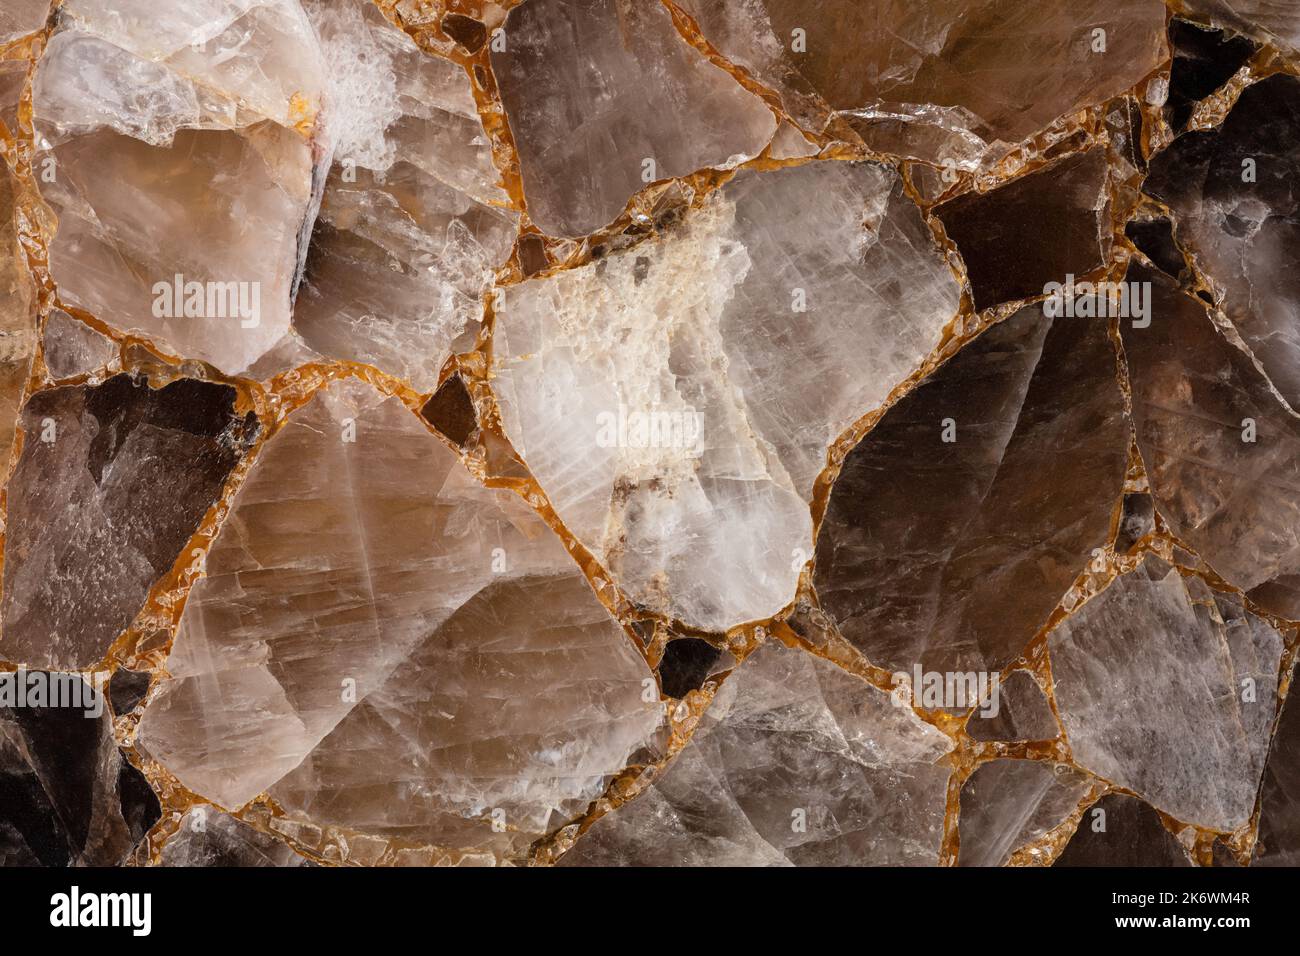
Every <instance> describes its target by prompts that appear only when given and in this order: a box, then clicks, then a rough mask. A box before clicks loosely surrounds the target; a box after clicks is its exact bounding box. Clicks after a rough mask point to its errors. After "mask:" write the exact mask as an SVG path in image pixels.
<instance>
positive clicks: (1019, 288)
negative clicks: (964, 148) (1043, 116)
mask: <svg viewBox="0 0 1300 956" xmlns="http://www.w3.org/2000/svg"><path fill="white" fill-rule="evenodd" d="M1105 182H1106V156H1105V153H1104V152H1103V151H1102V150H1099V149H1096V150H1092V151H1090V152H1087V153H1082V154H1080V155H1076V156H1070V157H1068V158H1066V159H1063V160H1061V161H1060V162H1059V163H1056V164H1054V165H1051V166H1048V167H1046V168H1045V169H1040V170H1037V171H1035V172H1032V173H1030V174H1028V175H1026V176H1022V177H1020V178H1019V179H1015V180H1012V181H1011V182H1009V183H1007V184H1006V185H1003V186H999V187H998V188H997V189H994V190H993V191H991V192H988V193H983V194H980V193H968V194H967V195H965V196H959V197H958V198H956V199H953V200H950V201H949V202H946V203H943V204H942V205H940V206H937V207H935V215H937V216H938V217H939V218H940V219H941V220H942V221H943V225H944V229H945V230H947V232H948V238H950V239H952V240H953V242H955V243H956V244H957V250H958V251H959V252H960V253H961V256H962V259H963V260H964V261H965V263H966V272H967V274H968V275H969V276H970V284H971V292H972V293H973V294H974V296H975V308H976V309H986V308H988V307H989V306H992V305H997V304H998V303H999V302H1006V301H1009V300H1011V299H1023V298H1028V297H1030V296H1037V295H1043V294H1044V292H1045V286H1046V285H1047V283H1049V282H1065V281H1066V276H1067V274H1073V275H1075V276H1083V275H1085V274H1087V273H1088V272H1091V271H1092V270H1093V269H1096V268H1098V267H1100V266H1101V264H1102V262H1103V261H1104V260H1103V252H1102V248H1101V235H1102V210H1103V209H1104V208H1105V205H1106V193H1105V189H1104V187H1105Z"/></svg>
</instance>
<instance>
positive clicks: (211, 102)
mask: <svg viewBox="0 0 1300 956" xmlns="http://www.w3.org/2000/svg"><path fill="white" fill-rule="evenodd" d="M0 156H2V157H3V163H0V246H3V255H2V256H0V457H2V458H3V460H4V464H3V466H2V468H0V474H3V476H4V491H3V496H2V497H0V506H2V508H3V578H2V586H3V595H2V598H0V863H3V864H5V865H8V866H25V865H43V866H68V865H99V866H104V865H108V866H111V865H130V866H210V865H226V866H229V865H237V866H286V867H292V866H320V865H325V866H330V865H363V866H369V865H379V866H394V865H434V864H439V865H482V864H514V865H543V866H544V865H562V866H603V865H655V866H658V865H666V866H680V865H739V866H756V865H761V866H769V865H780V866H784V865H851V866H899V865H929V866H934V865H942V866H952V865H965V866H1000V865H1013V866H1045V865H1060V866H1068V865H1156V866H1238V865H1277V864H1284V865H1294V864H1297V863H1300V703H1297V702H1293V701H1291V700H1290V695H1289V693H1288V691H1289V689H1290V687H1291V683H1292V678H1293V673H1294V668H1295V659H1296V649H1297V646H1298V645H1300V623H1297V622H1300V416H1298V415H1297V409H1298V408H1300V187H1297V183H1300V5H1296V4H1294V3H1289V2H1281V0H1232V2H1231V3H1228V2H1224V0H1168V2H1167V3H1166V2H1161V0H516V2H511V0H501V2H499V3H492V2H485V0H441V2H440V0H373V2H372V0H176V2H168V3H160V2H158V0H55V2H54V3H53V4H52V5H51V4H50V3H49V2H48V0H0ZM1071 282H1074V283H1085V282H1087V283H1116V284H1119V283H1123V284H1124V288H1125V289H1128V290H1140V291H1141V294H1140V296H1139V297H1137V298H1130V299H1129V300H1128V303H1129V305H1131V306H1132V307H1133V308H1132V309H1131V310H1129V313H1128V314H1125V312H1124V311H1123V310H1121V311H1119V313H1118V314H1113V312H1107V311H1106V310H1104V309H1103V310H1101V312H1102V314H1097V313H1096V311H1095V310H1088V314H1077V313H1075V311H1074V310H1073V309H1071V310H1070V312H1069V314H1062V313H1061V312H1060V310H1059V309H1053V308H1052V290H1053V289H1054V288H1055V289H1060V288H1061V287H1062V285H1064V286H1065V287H1066V288H1067V289H1068V288H1071V286H1070V283H1071ZM1117 287H1118V286H1117ZM1074 288H1077V286H1075V287H1074ZM1072 301H1073V300H1072ZM1080 301H1083V300H1080ZM1096 301H1097V302H1100V301H1101V300H1100V299H1098V300H1096ZM1111 304H1114V302H1113V300H1112V301H1111ZM57 674H65V675H78V676H77V678H76V679H77V680H82V681H85V682H86V684H87V687H88V688H91V687H94V686H98V685H100V684H103V686H104V687H105V695H104V696H105V697H106V698H107V701H106V705H105V707H104V709H103V711H102V713H100V714H98V715H97V716H87V715H86V713H84V712H83V711H82V710H80V709H72V708H68V707H62V706H58V705H56V703H54V702H45V703H43V704H39V705H33V704H32V702H30V701H27V702H24V701H21V700H18V699H16V698H14V697H13V695H12V694H10V695H9V696H5V687H6V686H8V687H9V688H11V689H12V687H14V686H16V684H17V682H19V681H27V680H31V679H41V680H44V679H46V677H47V675H57ZM935 676H937V678H938V679H939V689H940V690H942V691H944V693H943V694H936V695H935V696H929V695H927V694H926V693H925V692H924V687H925V686H927V684H928V681H929V678H931V677H935ZM966 676H969V677H970V678H971V679H972V680H978V681H983V682H986V683H987V684H988V685H989V686H990V687H994V686H995V687H996V688H997V694H996V696H993V697H989V696H988V695H986V696H985V697H983V698H980V699H979V700H972V699H970V698H969V697H958V698H954V697H953V692H954V690H955V689H956V688H958V687H959V686H960V685H961V681H962V680H963V679H964V678H965V677H966ZM6 682H7V683H6ZM990 702H993V703H995V704H996V706H993V707H988V706H986V705H987V704H989V703H990Z"/></svg>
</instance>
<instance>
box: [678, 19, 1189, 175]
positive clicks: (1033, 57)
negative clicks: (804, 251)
mask: <svg viewBox="0 0 1300 956" xmlns="http://www.w3.org/2000/svg"><path fill="white" fill-rule="evenodd" d="M676 3H677V5H678V6H679V7H681V8H682V9H683V10H685V11H686V12H688V13H690V14H691V15H692V16H693V17H694V18H695V20H696V22H697V23H698V24H699V26H700V29H701V30H702V31H703V33H704V36H705V37H706V38H707V39H708V40H709V41H710V42H711V43H713V44H714V45H715V46H716V47H717V48H718V49H719V50H720V51H721V52H722V53H723V55H724V56H726V57H728V58H729V59H730V60H731V61H732V62H733V63H735V64H737V65H739V66H741V67H743V68H744V69H745V70H747V71H748V72H750V73H751V74H753V75H754V76H756V77H757V78H758V79H759V80H760V81H761V82H763V83H765V84H767V85H768V86H769V87H770V88H772V89H773V90H775V91H777V92H778V93H779V94H780V95H781V98H782V102H783V105H784V106H785V108H786V109H787V110H788V111H789V112H790V113H791V114H792V115H794V116H796V117H797V118H799V119H800V120H801V121H802V122H803V123H804V124H805V125H806V126H807V127H808V128H810V129H813V130H814V131H817V130H819V129H820V128H821V127H822V126H824V125H825V122H826V117H827V115H828V112H829V111H830V110H839V111H844V115H845V116H846V117H847V118H849V119H850V120H851V121H852V122H853V124H854V126H855V127H856V128H857V129H858V131H859V132H860V133H861V134H862V135H863V137H864V138H865V139H866V141H867V143H868V145H870V146H872V147H873V148H875V149H879V150H881V151H884V152H891V153H899V154H901V155H906V156H912V157H915V158H918V159H925V160H928V161H930V162H933V163H936V164H942V163H943V161H944V160H950V161H952V162H954V163H957V164H960V165H962V166H965V167H973V166H975V165H977V164H979V163H986V162H990V161H993V160H996V159H997V158H999V157H1000V156H1001V155H1002V154H1003V153H1005V152H1006V150H1007V149H1008V148H1009V146H1010V145H1011V144H1015V143H1018V142H1019V141H1021V140H1023V139H1024V138H1026V137H1027V136H1030V135H1031V134H1033V133H1034V132H1036V131H1038V130H1040V129H1042V128H1043V127H1046V126H1047V125H1048V124H1050V123H1051V122H1052V121H1053V120H1056V119H1057V118H1059V117H1061V116H1065V115H1067V114H1069V113H1072V112H1074V111H1075V110H1077V109H1080V108H1082V107H1084V106H1087V105H1090V104H1095V103H1103V102H1105V101H1106V100H1107V99H1109V98H1111V97H1112V96H1115V95H1116V94H1118V93H1121V92H1123V91H1124V90H1126V89H1128V88H1130V87H1132V86H1133V85H1134V84H1136V83H1137V82H1139V81H1140V80H1142V79H1143V78H1144V77H1146V76H1147V74H1149V73H1151V72H1152V71H1154V70H1155V69H1156V67H1157V66H1158V65H1159V64H1160V62H1161V60H1163V59H1164V58H1165V44H1164V37H1163V34H1164V26H1165V8H1164V5H1163V4H1161V3H1159V2H1157V0H1047V2H1040V3H1034V4H1029V5H1026V4H1023V3H1020V2H1018V0H991V2H990V0H920V2H910V0H909V2H891V3H872V4H863V3H860V2H858V0H829V2H828V0H735V2H728V3H717V2H713V0H676ZM1098 30H1100V31H1104V34H1103V39H1104V44H1099V42H1098V40H1099V37H1098V34H1097V33H1096V32H1095V31H1098ZM1099 46H1104V52H1103V51H1101V50H1099V49H1098V47H1099Z"/></svg>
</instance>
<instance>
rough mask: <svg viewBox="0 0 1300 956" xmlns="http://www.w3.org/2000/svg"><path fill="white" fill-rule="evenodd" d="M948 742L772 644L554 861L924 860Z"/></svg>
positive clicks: (812, 660) (836, 674)
mask: <svg viewBox="0 0 1300 956" xmlns="http://www.w3.org/2000/svg"><path fill="white" fill-rule="evenodd" d="M951 747H952V744H951V742H950V741H949V740H948V738H947V737H945V736H944V735H943V734H941V733H940V732H939V731H937V730H936V729H935V728H933V727H931V726H929V725H928V724H925V723H923V722H922V721H920V720H919V719H918V718H917V717H916V716H915V715H914V714H912V713H911V712H910V711H909V710H907V709H905V708H899V707H896V706H894V704H893V702H892V700H891V699H890V697H889V696H888V695H887V694H885V693H884V692H882V691H880V690H877V689H876V688H874V687H871V686H869V685H867V684H866V683H865V682H863V681H861V680H860V679H858V678H856V677H853V676H851V675H849V674H846V673H845V672H844V671H842V670H840V669H839V668H837V667H835V666H834V665H832V664H830V663H828V662H826V661H823V660H821V659H819V658H816V657H813V656H811V655H810V654H807V653H805V652H804V651H801V650H791V649H788V648H784V647H781V646H780V645H778V644H771V643H769V644H767V645H766V646H764V647H762V648H761V649H760V650H758V651H757V652H756V653H755V654H754V655H753V656H752V657H751V658H750V659H748V660H747V661H745V662H744V663H743V664H742V665H741V666H740V669H739V670H738V671H737V672H736V674H735V676H734V677H732V678H731V679H730V680H729V681H727V683H726V684H724V685H723V691H722V692H721V694H719V696H718V698H717V699H716V700H715V701H714V703H713V707H712V708H710V710H709V712H708V714H707V715H706V716H705V720H704V723H703V725H702V726H701V727H700V728H699V729H698V730H696V732H695V736H694V738H693V739H692V740H691V742H690V744H688V745H687V748H686V750H684V751H683V752H682V753H681V755H680V756H678V757H677V758H676V760H675V761H674V762H673V763H672V764H670V765H669V767H668V769H667V770H666V771H665V772H664V774H663V776H662V778H661V779H659V780H657V781H656V782H655V783H654V784H653V785H652V786H651V787H650V788H649V789H648V790H647V791H646V792H645V793H642V794H640V795H639V796H637V797H636V798H635V799H634V800H633V801H632V802H631V803H630V804H628V805H627V806H626V807H624V808H622V809H620V810H618V811H616V812H614V813H610V814H608V815H606V816H604V817H602V818H600V819H599V820H597V821H596V824H595V826H593V827H592V829H591V831H590V832H589V833H588V834H587V835H586V836H584V837H583V838H582V840H580V841H579V843H578V845H577V847H576V848H575V849H574V850H572V851H570V853H569V854H567V855H566V856H564V857H562V858H561V861H562V863H563V865H566V866H571V865H575V864H576V865H601V866H609V865H619V866H629V865H630V866H649V865H669V866H683V865H694V866H698V865H715V866H790V865H795V866H834V865H838V866H844V865H868V864H872V865H878V866H907V865H913V866H915V865H926V864H930V865H933V864H934V863H936V862H938V854H939V840H940V836H941V835H942V821H943V807H944V798H945V793H946V790H947V782H948V774H949V771H948V768H947V767H945V766H944V765H943V764H942V762H941V760H940V758H942V757H943V756H944V755H945V754H946V753H948V751H949V750H950V749H951Z"/></svg>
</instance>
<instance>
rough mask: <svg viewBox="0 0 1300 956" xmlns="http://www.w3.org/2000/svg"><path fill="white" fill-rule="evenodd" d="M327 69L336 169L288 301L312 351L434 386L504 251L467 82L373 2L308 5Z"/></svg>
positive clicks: (503, 230) (507, 231)
mask: <svg viewBox="0 0 1300 956" xmlns="http://www.w3.org/2000/svg"><path fill="white" fill-rule="evenodd" d="M305 7H306V10H307V15H308V17H309V19H310V20H311V21H312V24H313V26H315V28H316V30H317V32H318V33H319V36H320V38H321V43H322V46H323V53H324V56H325V58H326V60H327V62H329V63H330V66H331V69H330V81H329V87H328V88H327V92H326V102H327V104H328V109H329V113H328V114H327V115H328V116H329V117H330V121H329V123H328V124H327V125H328V131H329V135H330V137H331V145H332V146H333V148H334V161H333V165H332V167H331V168H330V170H329V178H328V180H327V182H326V185H325V192H324V197H323V200H322V203H321V208H320V215H319V218H318V219H317V221H316V225H315V231H314V234H313V235H312V237H311V245H310V249H309V252H308V256H307V261H306V264H305V272H304V276H303V285H302V288H301V289H300V290H299V293H298V299H297V303H296V305H295V307H294V313H293V322H294V327H295V328H296V329H297V331H298V333H299V334H300V335H301V336H302V338H303V340H304V341H305V342H306V343H307V344H308V345H309V346H310V347H312V348H314V349H316V350H317V351H319V352H321V353H323V354H326V355H333V356H337V357H339V358H345V359H352V360H354V361H358V362H366V363H369V364H371V365H374V366H376V367H378V368H381V369H383V370H384V371H387V372H391V373H392V374H394V375H398V376H399V377H401V378H404V379H406V380H407V381H409V382H410V383H411V384H412V385H413V386H415V387H416V388H418V389H422V390H424V389H430V388H432V386H433V385H434V384H435V383H436V381H437V377H438V371H439V369H440V368H441V367H442V363H443V361H445V359H446V358H447V355H448V354H449V352H450V348H451V345H452V342H453V340H454V339H455V338H456V337H457V336H458V335H460V334H461V333H462V332H463V331H464V330H465V328H466V327H467V326H468V325H471V324H472V325H475V326H476V325H477V322H478V319H479V316H480V314H481V312H482V303H481V301H480V297H481V295H482V293H483V291H484V289H485V288H486V287H487V286H488V285H490V284H491V281H492V276H493V272H494V270H495V269H496V268H497V267H498V266H500V265H502V264H503V263H504V261H505V259H506V258H507V257H508V256H509V254H510V249H511V247H512V246H513V244H514V239H515V233H516V231H517V228H518V219H519V216H518V214H517V213H515V212H513V211H512V210H510V209H509V202H510V197H509V196H508V195H507V194H506V192H505V191H504V190H503V189H502V188H501V187H500V186H499V185H498V182H497V180H498V178H499V177H498V174H497V171H496V168H495V167H494V166H493V165H492V154H491V150H490V148H489V146H488V143H487V137H486V134H485V133H484V131H483V126H482V124H481V123H480V121H479V117H478V111H477V108H476V106H475V104H474V98H473V95H472V91H471V88H470V80H469V75H468V74H467V73H466V72H465V70H464V69H462V68H461V67H459V66H457V65H456V64H454V63H451V62H450V61H447V60H442V59H439V58H437V57H430V56H426V55H425V54H423V53H421V52H420V50H419V48H418V47H417V46H416V45H415V42H414V41H413V40H411V38H410V37H408V36H407V35H406V34H405V33H403V32H402V31H401V30H399V29H398V28H397V27H395V26H393V25H392V24H390V23H389V22H388V21H387V20H385V19H384V16H383V14H381V13H380V12H379V10H378V8H377V7H375V5H374V4H373V3H370V2H369V0H344V2H342V3H340V2H338V0H322V2H310V3H307V4H305Z"/></svg>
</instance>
